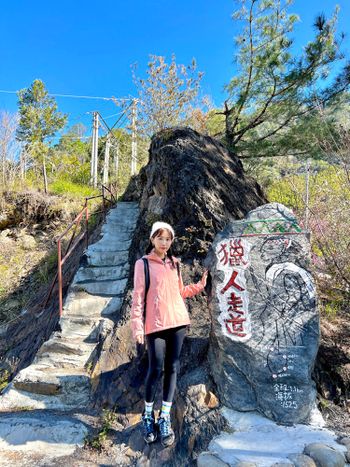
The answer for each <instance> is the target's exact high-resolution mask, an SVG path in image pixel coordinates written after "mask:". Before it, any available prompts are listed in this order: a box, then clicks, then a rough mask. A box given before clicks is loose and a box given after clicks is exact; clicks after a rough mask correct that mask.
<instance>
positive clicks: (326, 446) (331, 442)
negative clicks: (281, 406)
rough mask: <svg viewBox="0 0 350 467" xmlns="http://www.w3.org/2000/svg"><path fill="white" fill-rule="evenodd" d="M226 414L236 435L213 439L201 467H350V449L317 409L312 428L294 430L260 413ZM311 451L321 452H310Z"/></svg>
mask: <svg viewBox="0 0 350 467" xmlns="http://www.w3.org/2000/svg"><path fill="white" fill-rule="evenodd" d="M222 414H223V415H224V417H225V418H226V420H227V421H228V423H229V426H230V428H231V430H232V432H222V433H221V434H220V435H219V436H216V437H214V438H213V440H212V441H211V442H210V444H209V446H208V451H206V452H203V453H202V454H200V456H199V457H198V459H197V465H198V467H209V466H210V467H225V466H226V467H228V466H235V467H282V466H285V467H287V466H290V467H293V466H298V467H316V465H318V466H320V467H326V466H327V467H331V466H334V467H335V466H337V467H343V466H345V465H346V466H347V465H349V464H347V463H346V459H347V453H348V450H347V446H346V445H345V443H338V442H337V436H336V434H335V433H333V432H332V431H330V430H328V429H325V428H324V427H323V425H324V421H323V419H322V416H321V414H320V412H319V411H318V410H317V409H314V410H313V412H312V419H311V422H310V424H309V425H303V424H295V425H293V426H283V425H278V424H277V423H275V422H274V421H272V420H269V419H267V418H266V417H264V416H262V415H260V414H258V413H256V412H238V411H235V410H231V409H228V408H227V407H223V408H222ZM344 439H345V438H344ZM349 442H350V440H349ZM349 447H350V444H349ZM311 448H313V449H314V450H317V451H318V452H317V453H315V454H314V453H311V452H309V451H310V449H311ZM311 450H312V449H311ZM306 454H308V456H306ZM316 455H317V456H318V457H317V462H316V463H315V462H314V461H313V459H316ZM310 456H311V457H312V458H310Z"/></svg>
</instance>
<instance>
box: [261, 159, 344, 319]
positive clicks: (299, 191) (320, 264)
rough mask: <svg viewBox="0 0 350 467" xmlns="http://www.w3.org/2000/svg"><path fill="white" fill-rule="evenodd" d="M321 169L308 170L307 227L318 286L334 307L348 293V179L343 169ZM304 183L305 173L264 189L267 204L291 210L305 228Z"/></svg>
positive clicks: (335, 166)
mask: <svg viewBox="0 0 350 467" xmlns="http://www.w3.org/2000/svg"><path fill="white" fill-rule="evenodd" d="M323 166H325V167H326V168H322V169H321V170H318V171H312V170H311V175H310V178H309V204H308V211H309V225H308V228H309V230H310V231H311V233H312V236H311V246H312V252H313V255H312V259H313V265H314V268H315V271H316V273H317V274H318V278H319V284H320V287H321V289H322V291H323V293H324V295H325V296H327V297H329V299H330V300H331V302H332V303H333V305H334V302H335V300H334V296H337V297H338V298H337V301H339V299H341V300H344V297H349V290H350V260H349V254H348V248H349V241H348V236H349V234H348V233H349V231H350V179H349V171H348V168H347V167H346V166H343V165H340V164H339V165H330V164H326V163H323ZM311 168H312V169H313V166H311ZM305 181H306V180H305V174H300V175H288V176H286V177H284V178H283V179H280V180H277V181H276V182H274V183H272V184H271V185H270V186H269V187H268V188H267V195H268V199H269V201H277V202H281V203H283V204H285V205H286V206H288V207H290V208H292V209H293V210H294V212H295V214H296V215H297V217H298V218H299V221H300V224H301V225H305V214H306V183H305ZM339 297H340V298H339ZM333 305H332V307H333V308H334V306H333ZM329 307H330V305H328V311H329V310H330V308H329Z"/></svg>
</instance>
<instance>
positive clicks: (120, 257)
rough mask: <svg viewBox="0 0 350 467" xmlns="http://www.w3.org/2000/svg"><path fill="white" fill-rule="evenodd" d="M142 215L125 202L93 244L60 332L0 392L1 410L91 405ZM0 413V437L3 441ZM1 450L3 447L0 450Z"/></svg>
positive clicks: (64, 409)
mask: <svg viewBox="0 0 350 467" xmlns="http://www.w3.org/2000/svg"><path fill="white" fill-rule="evenodd" d="M138 214H139V208H138V205H137V203H131V202H121V203H118V205H117V207H116V208H114V209H111V210H110V212H109V214H108V215H107V217H106V222H105V224H104V225H103V226H102V238H101V239H100V240H99V241H98V242H96V243H95V244H93V245H90V246H89V247H88V249H87V251H86V253H85V261H84V263H85V264H84V265H83V266H81V267H80V268H79V269H78V271H77V273H76V275H75V277H74V280H73V283H72V284H71V285H70V288H69V291H68V294H67V297H66V300H65V304H64V309H63V314H62V317H61V319H60V321H59V325H60V330H59V331H55V332H54V333H53V334H52V335H51V336H50V339H49V340H48V341H46V342H45V343H44V344H43V345H42V346H41V347H40V349H39V351H38V352H37V355H36V357H35V359H34V361H33V363H32V364H31V365H30V366H28V367H27V368H24V369H23V370H21V371H20V372H19V373H18V374H17V376H16V377H15V378H14V380H13V381H12V382H11V383H10V384H9V386H8V387H7V388H6V390H5V391H4V393H3V394H2V396H0V412H16V413H17V414H18V412H21V411H28V410H40V411H42V410H43V409H45V410H52V409H53V410H55V411H56V412H57V411H60V412H69V411H75V410H84V409H87V408H88V406H89V403H90V397H91V394H90V392H91V391H90V389H91V378H90V372H91V367H92V362H93V359H94V355H95V352H96V348H97V345H98V344H99V342H101V340H103V339H104V337H105V336H106V334H107V333H108V331H109V330H110V329H111V328H112V327H113V321H112V319H111V318H110V315H111V314H113V313H115V312H116V311H118V309H119V308H120V306H121V304H122V301H123V294H124V290H125V286H126V283H127V280H128V274H129V261H128V256H129V247H130V244H131V239H132V235H133V231H134V229H135V225H136V222H137V218H138ZM1 434H2V433H1V417H0V439H1ZM0 452H1V448H0Z"/></svg>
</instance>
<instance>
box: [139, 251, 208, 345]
mask: <svg viewBox="0 0 350 467" xmlns="http://www.w3.org/2000/svg"><path fill="white" fill-rule="evenodd" d="M144 258H147V259H148V264H149V273H150V286H149V289H148V293H147V299H146V302H147V304H146V325H145V326H144V323H143V308H144V298H145V271H144V264H143V261H142V259H138V260H137V261H136V263H135V271H134V291H133V296H132V305H131V330H132V334H133V338H134V339H136V336H138V335H140V334H141V335H142V334H150V333H152V332H156V331H160V330H162V329H168V328H173V327H176V326H182V325H184V324H190V317H189V315H188V311H187V308H186V305H185V302H184V298H187V297H192V296H193V295H196V294H198V293H199V292H201V291H202V290H203V289H204V286H203V284H202V283H201V282H197V283H196V284H190V285H186V286H184V285H183V282H182V278H181V274H180V277H178V274H177V268H176V266H175V267H173V266H172V264H171V260H170V259H169V258H166V260H165V263H164V262H163V261H162V259H161V258H160V257H159V256H158V255H157V254H156V253H155V252H154V249H153V250H152V251H151V252H150V253H149V254H148V255H145V256H144ZM174 262H175V263H177V262H179V260H178V259H177V258H174Z"/></svg>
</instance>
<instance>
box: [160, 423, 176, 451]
mask: <svg viewBox="0 0 350 467" xmlns="http://www.w3.org/2000/svg"><path fill="white" fill-rule="evenodd" d="M157 423H158V429H159V433H160V440H161V443H162V445H163V446H165V447H168V446H171V445H172V444H173V443H174V441H175V433H174V431H173V429H172V428H171V423H170V417H162V416H160V417H159V418H158V420H157Z"/></svg>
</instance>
